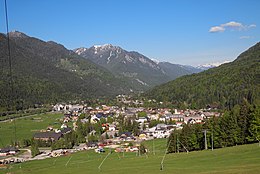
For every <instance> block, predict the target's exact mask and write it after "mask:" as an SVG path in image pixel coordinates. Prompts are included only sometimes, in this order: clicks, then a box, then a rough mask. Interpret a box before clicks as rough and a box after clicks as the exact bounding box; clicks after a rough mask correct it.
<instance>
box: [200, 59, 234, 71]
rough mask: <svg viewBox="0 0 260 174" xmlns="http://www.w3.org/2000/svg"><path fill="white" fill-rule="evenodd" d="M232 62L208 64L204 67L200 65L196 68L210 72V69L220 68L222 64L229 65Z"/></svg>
mask: <svg viewBox="0 0 260 174" xmlns="http://www.w3.org/2000/svg"><path fill="white" fill-rule="evenodd" d="M229 62H230V61H224V62H215V63H207V64H203V65H198V66H197V67H196V68H198V69H201V70H202V71H204V70H208V69H210V68H215V67H218V66H220V65H222V64H225V63H229Z"/></svg>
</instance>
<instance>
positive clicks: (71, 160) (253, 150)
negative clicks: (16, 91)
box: [0, 139, 260, 174]
mask: <svg viewBox="0 0 260 174" xmlns="http://www.w3.org/2000/svg"><path fill="white" fill-rule="evenodd" d="M165 142H166V139H161V140H155V141H154V142H153V141H149V142H148V141H147V142H145V145H146V146H147V147H148V148H149V153H148V154H147V155H142V156H138V155H137V154H136V153H130V152H129V153H125V154H123V153H115V152H113V153H112V154H111V155H108V154H109V153H110V151H109V150H106V152H105V153H103V154H97V153H95V152H94V151H93V150H90V151H82V152H78V153H75V154H70V155H67V156H63V157H58V158H49V159H45V160H35V161H30V162H25V163H21V164H15V165H11V166H9V168H8V169H0V173H15V174H20V173H21V174H22V173H37V174H45V173H48V174H52V173H53V174H54V173H65V174H66V173H88V174H90V173H106V174H110V173H111V174H120V173H124V174H128V173H129V174H130V173H147V174H148V173H149V174H156V173H167V174H168V173H169V174H170V173H171V174H172V173H184V174H185V173H187V174H189V173H203V174H205V173H250V174H254V173H255V174H257V173H260V165H259V164H260V158H259V154H260V147H259V146H258V144H250V145H241V146H235V147H228V148H222V149H215V150H214V151H211V150H207V151H196V152H189V153H178V154H167V155H166V157H165V160H164V168H163V170H161V165H160V163H161V160H162V159H163V155H164V151H165ZM153 144H154V148H153ZM153 149H155V150H154V152H155V153H153ZM106 157H107V158H106ZM104 158H106V160H105V161H104V162H103V165H102V166H101V167H100V169H99V168H98V167H99V166H100V164H101V163H102V161H103V160H104Z"/></svg>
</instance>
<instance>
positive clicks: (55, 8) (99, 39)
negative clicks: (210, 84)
mask: <svg viewBox="0 0 260 174" xmlns="http://www.w3.org/2000/svg"><path fill="white" fill-rule="evenodd" d="M259 7H260V1H259V0H219V1H213V0H41V1H35V0H23V1H22V0H8V11H9V29H10V31H12V30H18V31H21V32H24V33H26V34H27V35H30V36H33V37H37V38H40V39H42V40H45V41H49V40H53V41H55V42H58V43H61V44H63V45H64V46H65V47H67V48H68V49H74V48H78V47H90V46H92V45H97V44H98V45H100V44H105V43H111V44H113V45H117V46H120V47H122V48H124V49H126V50H129V51H131V50H134V51H138V52H140V53H142V54H144V55H145V56H148V57H149V58H152V59H157V60H159V61H169V62H172V63H179V64H187V65H198V64H205V63H211V62H222V61H225V60H234V59H235V58H236V57H237V56H238V55H239V54H240V53H241V52H243V51H245V50H246V49H247V48H249V47H250V46H252V45H254V44H255V43H257V42H259V40H260V30H259V28H260V12H259ZM0 21H1V25H0V32H3V33H5V32H6V29H5V21H4V0H1V1H0Z"/></svg>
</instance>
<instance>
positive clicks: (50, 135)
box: [33, 132, 62, 141]
mask: <svg viewBox="0 0 260 174" xmlns="http://www.w3.org/2000/svg"><path fill="white" fill-rule="evenodd" d="M61 136H62V133H61V132H59V133H55V132H37V133H35V134H34V136H33V138H34V139H35V140H42V141H48V140H51V141H57V140H59V139H60V138H61Z"/></svg>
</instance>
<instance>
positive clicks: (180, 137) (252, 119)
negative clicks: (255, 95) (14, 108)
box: [167, 101, 260, 153]
mask: <svg viewBox="0 0 260 174" xmlns="http://www.w3.org/2000/svg"><path fill="white" fill-rule="evenodd" d="M204 131H206V134H205V133H204ZM205 135H206V137H205ZM205 142H206V145H207V147H208V148H222V147H229V146H235V145H241V144H248V143H255V142H259V143H260V107H259V106H256V105H250V104H249V103H248V102H247V101H244V102H243V104H242V105H235V107H234V108H233V109H231V110H226V111H225V112H224V113H223V114H222V116H220V117H213V118H210V119H208V120H206V121H205V123H204V124H184V125H183V129H181V130H174V131H173V132H172V133H171V135H170V136H169V139H168V144H167V146H168V147H169V148H168V153H176V152H180V151H194V150H203V149H205Z"/></svg>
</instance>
